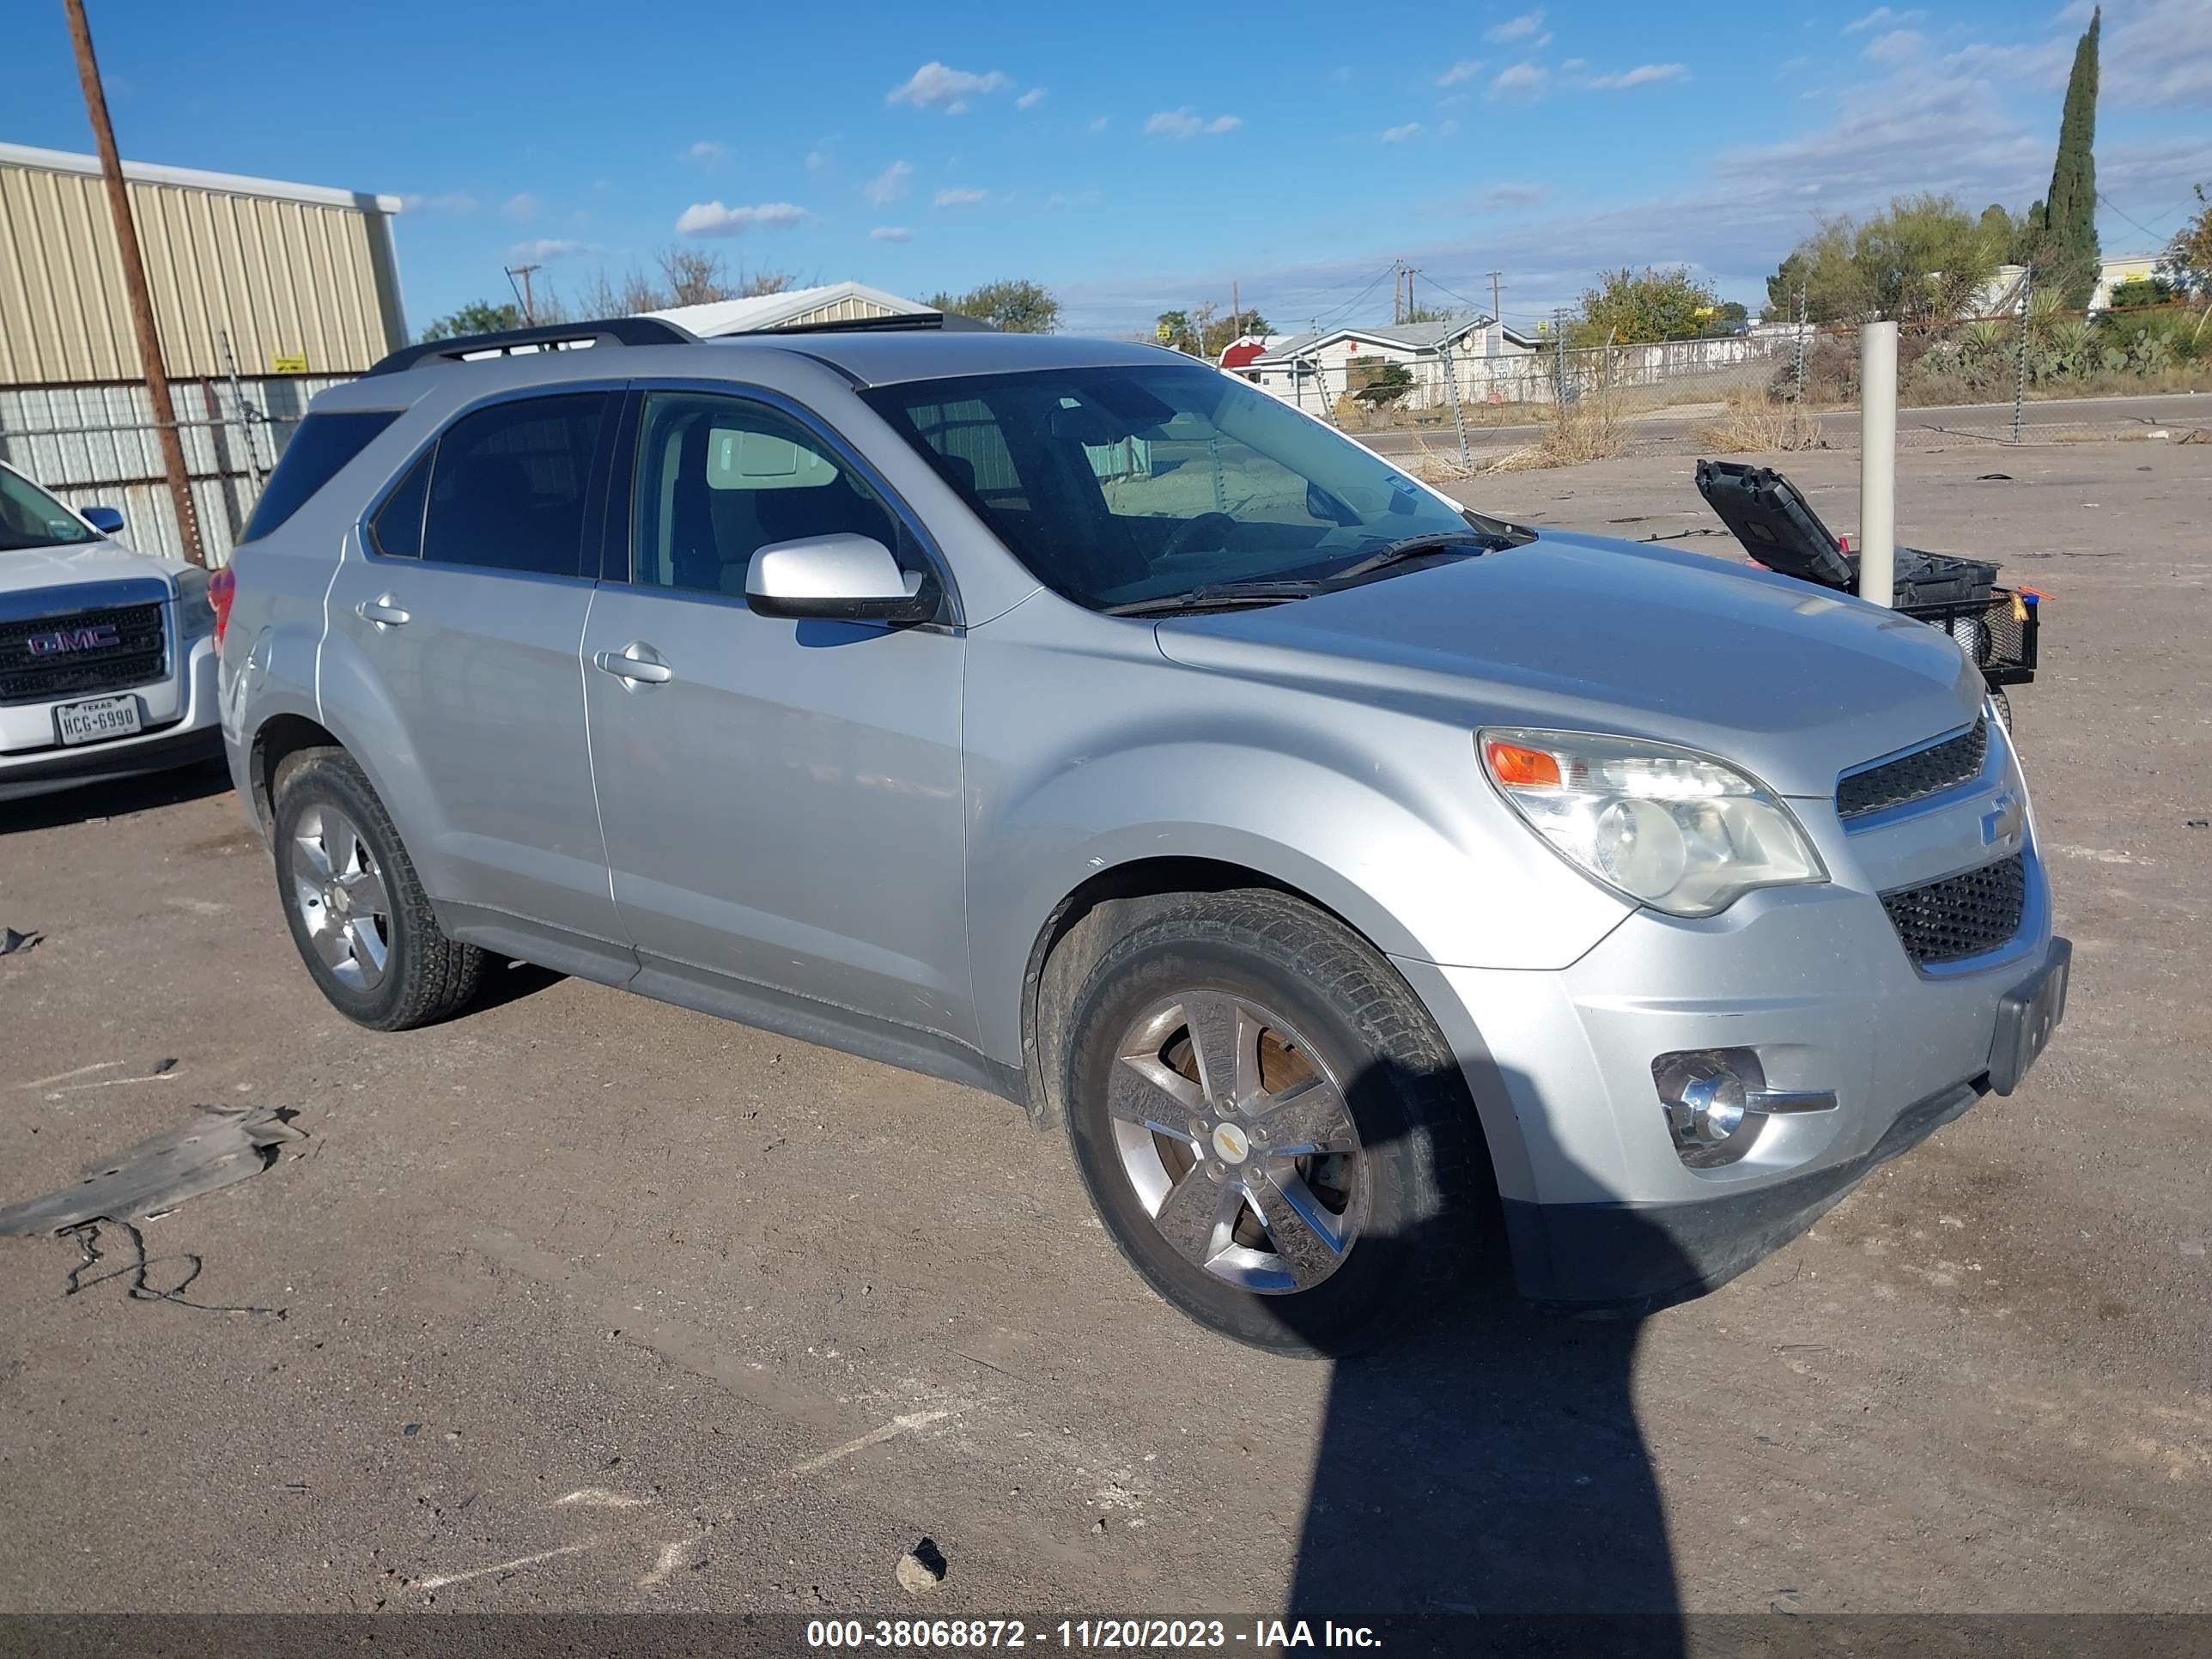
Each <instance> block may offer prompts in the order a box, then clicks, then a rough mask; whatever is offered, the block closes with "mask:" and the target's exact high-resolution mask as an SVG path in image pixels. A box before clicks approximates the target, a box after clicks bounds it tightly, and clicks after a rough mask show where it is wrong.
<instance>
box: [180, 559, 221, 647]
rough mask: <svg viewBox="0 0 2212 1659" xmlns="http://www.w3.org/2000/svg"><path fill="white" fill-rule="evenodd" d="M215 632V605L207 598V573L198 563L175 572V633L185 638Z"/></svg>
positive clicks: (195, 637) (191, 638)
mask: <svg viewBox="0 0 2212 1659" xmlns="http://www.w3.org/2000/svg"><path fill="white" fill-rule="evenodd" d="M214 632H215V605H213V604H212V603H211V602H210V600H209V599H208V573H207V572H206V571H204V570H203V569H201V568H199V567H198V566H197V565H193V566H191V568H187V569H184V570H180V571H179V572H178V573H177V633H178V635H179V637H180V638H183V639H187V640H196V639H198V638H199V637H200V636H201V635H204V634H212V633H214Z"/></svg>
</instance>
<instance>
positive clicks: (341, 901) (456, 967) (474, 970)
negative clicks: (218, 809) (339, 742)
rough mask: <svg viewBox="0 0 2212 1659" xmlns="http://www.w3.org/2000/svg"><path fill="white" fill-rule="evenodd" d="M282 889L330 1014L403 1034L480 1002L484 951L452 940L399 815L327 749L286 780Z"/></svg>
mask: <svg viewBox="0 0 2212 1659" xmlns="http://www.w3.org/2000/svg"><path fill="white" fill-rule="evenodd" d="M275 842H276V889H277V894H278V897H279V899H280V900H281V902H283V906H284V919H285V921H287V922H288V923H289V924H290V927H291V929H292V942H293V944H295V945H297V946H298V947H299V951H300V957H301V960H302V961H303V962H305V963H307V971H308V973H310V974H311V975H313V976H314V981H315V983H316V985H317V986H319V987H321V990H322V993H323V994H324V996H325V997H326V998H328V999H329V1000H330V1004H331V1006H332V1007H333V1008H336V1009H337V1011H338V1012H340V1013H342V1014H343V1015H344V1016H345V1017H346V1018H348V1019H350V1020H352V1021H353V1022H355V1024H360V1025H366V1026H368V1028H369V1029H370V1030H375V1031H404V1030H412V1029H413V1028H415V1027H416V1026H418V1025H428V1024H433V1023H434V1022H435V1021H438V1020H441V1019H444V1018H447V1017H448V1016H450V1015H452V1014H453V1013H454V1012H457V1011H459V1009H460V1008H461V1007H463V1006H465V1005H466V1004H467V1002H468V1001H469V1000H470V998H471V997H472V996H474V995H475V994H476V990H477V984H478V982H479V981H481V980H482V978H483V951H479V950H478V949H477V947H476V946H474V945H462V944H459V943H458V942H456V941H455V940H453V939H448V938H447V937H446V935H445V933H443V932H442V931H441V929H440V928H439V927H438V920H437V917H436V915H435V914H434V913H433V912H432V910H431V908H430V901H429V898H428V895H426V894H425V893H424V892H423V890H422V883H421V882H420V881H419V880H418V879H416V874H415V864H414V860H411V859H410V858H409V857H408V856H407V848H406V847H405V846H404V844H403V843H402V842H401V841H400V839H399V832H398V830H397V829H394V828H393V827H392V817H391V815H390V814H389V813H388V812H386V811H385V810H384V803H383V802H382V801H381V800H380V799H378V798H377V793H376V791H375V790H374V788H372V787H370V785H369V781H368V777H367V776H366V775H364V774H363V773H362V769H361V768H360V767H359V766H357V765H356V764H355V763H354V761H353V758H352V757H350V756H349V755H347V754H345V753H344V752H343V751H342V750H324V751H322V752H319V753H316V754H313V755H310V756H307V757H303V758H302V760H301V762H300V763H299V764H297V765H296V766H294V767H293V768H292V769H289V770H288V771H287V772H285V773H284V774H283V776H282V777H280V778H279V779H278V781H277V787H276V836H275Z"/></svg>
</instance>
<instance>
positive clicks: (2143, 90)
mask: <svg viewBox="0 0 2212 1659" xmlns="http://www.w3.org/2000/svg"><path fill="white" fill-rule="evenodd" d="M2079 21H2081V22H2087V21H2088V20H2087V18H2086V17H2084V18H2081V19H2080V20H2079ZM2065 51H2066V55H2067V58H2069V61H2070V60H2071V58H2072V56H2073V46H2072V43H2071V42H2068V43H2067V44H2066V47H2065ZM2098 57H2099V59H2100V62H2099V71H2098V72H2099V75H2100V77H2101V84H2102V89H2103V92H2104V95H2105V98H2106V105H2105V106H2106V108H2107V109H2111V108H2112V107H2113V106H2114V105H2115V104H2116V103H2130V104H2136V105H2140V106H2144V107H2147V108H2153V109H2183V108H2193V109H2204V108H2212V0H2139V3H2137V4H2135V5H2131V6H2130V7H2129V8H2128V9H2127V10H2126V11H2125V12H2124V13H2123V14H2121V15H2119V16H2118V19H2117V20H2116V21H2115V20H2107V21H2106V25H2105V34H2104V39H2103V40H2102V41H2101V42H2100V46H2099V48H2098ZM2103 167H2104V161H2103V158H2102V157H2100V158H2099V161H2098V169H2099V171H2100V173H2101V172H2102V171H2103Z"/></svg>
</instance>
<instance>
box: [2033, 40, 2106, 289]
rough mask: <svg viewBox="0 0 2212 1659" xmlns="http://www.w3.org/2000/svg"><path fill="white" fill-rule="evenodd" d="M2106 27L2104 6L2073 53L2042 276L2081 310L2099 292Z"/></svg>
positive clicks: (2049, 203)
mask: <svg viewBox="0 0 2212 1659" xmlns="http://www.w3.org/2000/svg"><path fill="white" fill-rule="evenodd" d="M2103 22H2104V10H2103V9H2102V8H2101V7H2100V8H2099V9H2097V10H2095V11H2093V12H2092V13H2091V14H2090V15H2089V27H2087V28H2086V29H2084V30H2082V32H2081V41H2080V43H2079V44H2078V45H2076V46H2075V48H2074V72H2073V74H2071V75H2070V76H2068V77H2067V81H2066V106H2065V109H2064V112H2063V113H2062V114H2061V115H2060V116H2059V118H2058V157H2057V161H2056V162H2054V163H2053V165H2052V167H2051V194H2050V195H2049V196H2047V197H2045V204H2046V206H2045V210H2044V235H2043V243H2044V246H2043V254H2044V257H2043V258H2041V259H2039V261H2038V262H2037V264H2038V266H2039V272H2040V274H2041V275H2042V276H2044V277H2045V279H2046V280H2047V281H2048V282H2050V283H2051V284H2052V285H2053V286H2055V287H2056V288H2057V291H2058V292H2059V293H2061V294H2063V295H2065V298H2066V303H2067V305H2068V306H2069V307H2072V308H2073V309H2075V310H2076V311H2079V310H2081V309H2082V308H2083V307H2087V305H2088V303H2089V298H2090V296H2091V295H2093V294H2094V293H2095V292H2096V289H2097V266H2098V246H2097V161H2096V157H2095V155H2093V150H2094V149H2095V146H2096V142H2097V34H2098V31H2099V29H2100V27H2102V25H2103Z"/></svg>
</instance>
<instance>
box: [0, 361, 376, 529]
mask: <svg viewBox="0 0 2212 1659" xmlns="http://www.w3.org/2000/svg"><path fill="white" fill-rule="evenodd" d="M351 378H352V377H351V376H350V375H343V374H341V375H286V376H283V377H281V378H264V379H257V380H240V381H239V382H238V383H237V387H236V390H235V392H234V390H233V386H232V384H231V382H229V381H228V380H177V381H174V382H173V383H172V390H173V393H174V395H175V398H176V400H177V407H178V414H179V422H178V435H179V439H180V440H181V441H182V442H183V445H184V451H185V470H186V471H187V472H189V473H190V474H191V480H192V501H193V505H194V507H195V508H196V510H197V513H198V516H199V521H200V538H201V541H202V543H203V544H204V547H205V550H206V553H207V557H208V562H209V563H210V564H211V565H216V564H221V563H222V562H225V561H226V560H228V558H229V556H230V550H231V548H232V546H233V545H234V544H235V543H236V541H237V539H238V537H239V535H240V532H242V531H243V530H244V529H245V526H246V519H247V518H248V517H249V516H250V515H251V514H252V511H253V503H254V502H255V501H256V500H258V498H259V495H260V493H261V483H262V481H263V480H264V479H265V478H266V477H268V475H269V472H270V470H271V469H272V468H273V467H274V466H275V465H276V457H277V456H278V455H279V454H280V453H283V447H284V445H285V444H286V442H287V441H289V439H290V437H291V435H292V433H293V432H294V431H295V429H296V428H298V426H299V423H300V421H301V418H302V417H303V416H305V415H306V413H307V404H308V403H309V402H310V401H311V400H312V399H313V397H314V395H315V394H316V393H317V392H322V391H324V390H325V389H327V388H328V387H331V386H340V385H343V384H344V382H345V381H347V380H350V379H351ZM0 460H4V461H6V462H7V463H8V464H9V465H10V466H13V467H14V468H15V469H16V471H20V472H21V473H23V474H24V475H25V476H27V477H30V478H32V479H34V480H35V481H37V482H38V483H40V484H43V485H44V486H45V487H46V488H47V489H51V490H52V491H53V493H54V494H55V495H57V496H58V497H60V499H61V500H63V501H65V502H67V503H68V504H69V505H70V506H71V507H115V508H117V509H118V510H119V511H120V512H121V513H123V515H124V518H125V531H124V533H123V538H122V539H123V540H124V541H125V542H127V543H128V544H130V545H131V546H132V547H134V548H136V549H137V550H139V551H140V552H143V553H152V554H155V555H158V556H161V557H164V558H172V559H175V558H182V557H183V556H184V541H183V538H181V537H180V536H179V534H178V531H177V523H176V510H175V505H174V503H173V501H171V500H170V497H169V492H168V484H167V478H166V475H165V474H164V472H163V471H162V465H161V435H160V429H159V428H158V427H157V425H156V424H155V416H154V405H153V400H152V398H151V396H150V395H149V393H148V392H147V390H146V387H145V386H144V385H143V383H142V382H133V383H131V384H128V385H109V386H10V387H0Z"/></svg>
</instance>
